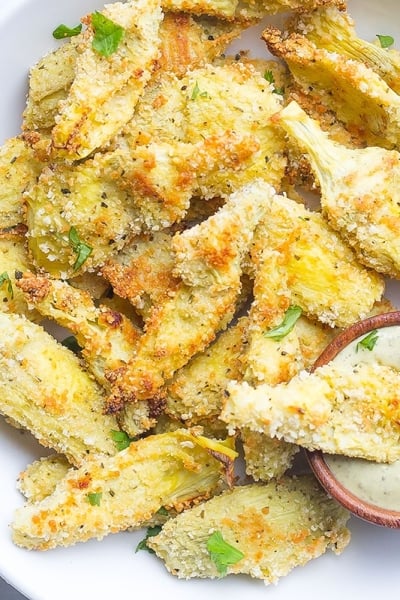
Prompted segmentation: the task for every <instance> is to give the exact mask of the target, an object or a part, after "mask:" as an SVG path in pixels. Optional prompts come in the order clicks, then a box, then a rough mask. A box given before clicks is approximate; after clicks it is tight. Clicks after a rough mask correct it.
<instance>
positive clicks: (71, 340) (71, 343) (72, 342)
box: [61, 335, 82, 354]
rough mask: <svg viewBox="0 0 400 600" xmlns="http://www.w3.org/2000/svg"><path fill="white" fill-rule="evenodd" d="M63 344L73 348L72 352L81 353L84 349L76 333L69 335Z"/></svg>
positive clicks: (70, 348)
mask: <svg viewBox="0 0 400 600" xmlns="http://www.w3.org/2000/svg"><path fill="white" fill-rule="evenodd" d="M61 344H62V345H63V346H65V347H66V348H68V350H71V352H73V353H74V354H79V352H80V351H81V350H82V348H81V347H80V345H79V344H78V342H77V340H76V337H75V336H74V335H69V336H68V337H66V338H64V339H63V340H62V342H61Z"/></svg>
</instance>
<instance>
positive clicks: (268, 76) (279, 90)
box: [264, 70, 285, 96]
mask: <svg viewBox="0 0 400 600" xmlns="http://www.w3.org/2000/svg"><path fill="white" fill-rule="evenodd" d="M264 79H266V80H267V81H268V83H272V85H273V86H274V89H273V93H274V94H279V95H281V96H283V93H284V91H285V90H284V88H283V87H277V86H276V83H275V77H274V74H273V72H272V71H269V70H268V71H265V73H264Z"/></svg>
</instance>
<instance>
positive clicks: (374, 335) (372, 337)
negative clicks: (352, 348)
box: [356, 329, 379, 352]
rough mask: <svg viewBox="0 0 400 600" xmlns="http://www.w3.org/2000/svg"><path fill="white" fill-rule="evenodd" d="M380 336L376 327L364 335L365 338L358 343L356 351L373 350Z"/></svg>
mask: <svg viewBox="0 0 400 600" xmlns="http://www.w3.org/2000/svg"><path fill="white" fill-rule="evenodd" d="M378 337H379V335H378V332H377V330H376V329H373V330H372V331H370V332H369V334H368V335H366V336H365V337H363V339H362V340H360V341H359V342H358V343H357V345H356V352H358V351H359V350H369V351H371V350H373V349H374V347H375V344H376V342H377V340H378Z"/></svg>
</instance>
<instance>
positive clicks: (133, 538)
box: [0, 0, 400, 600]
mask: <svg viewBox="0 0 400 600" xmlns="http://www.w3.org/2000/svg"><path fill="white" fill-rule="evenodd" d="M100 7H101V0H100V2H99V1H98V0H57V2H55V1H54V0H1V1H0V56H1V62H0V80H1V81H2V90H1V94H0V115H1V116H0V143H2V142H3V141H4V140H5V139H6V138H7V137H9V136H12V135H15V134H16V133H18V132H19V126H20V119H21V112H22V109H23V106H24V95H25V91H26V82H27V72H28V68H29V66H30V65H31V64H33V63H34V62H35V61H36V60H37V59H38V58H39V57H40V56H42V55H43V54H44V53H45V52H47V51H48V50H50V49H51V48H52V47H54V45H55V43H54V42H53V40H52V36H51V32H52V30H53V29H54V27H55V26H57V25H58V24H59V23H66V24H68V25H73V24H76V23H77V22H78V19H79V17H80V16H81V15H82V14H83V13H85V12H90V11H93V10H94V9H96V8H100ZM349 10H350V12H351V14H352V15H353V16H354V18H355V19H356V23H357V29H358V32H359V34H360V35H361V36H363V37H364V38H366V39H373V38H374V37H375V35H376V34H390V35H392V36H393V37H394V38H395V40H396V39H397V40H400V3H399V2H398V0H380V1H379V2H377V0H349ZM259 30H260V29H259V28H257V29H256V30H254V31H253V32H252V33H249V34H247V33H246V35H245V36H243V38H242V41H241V42H240V43H236V44H235V49H236V50H237V49H239V48H250V49H251V50H252V52H253V55H254V56H263V55H264V46H263V44H262V43H261V42H260V41H259V40H258V32H259ZM388 289H389V293H390V296H391V298H392V300H394V302H395V303H396V304H397V305H398V306H400V293H399V289H398V285H397V284H393V283H390V284H389V286H388ZM43 454H44V452H43V450H42V449H41V448H40V447H39V446H38V444H37V443H36V442H35V441H34V440H33V439H32V438H31V437H30V435H28V434H22V433H20V432H19V431H16V430H14V429H12V428H11V427H10V426H8V425H7V424H6V423H5V422H4V421H3V420H2V419H1V418H0V575H1V576H2V577H3V578H4V579H6V580H7V581H8V582H9V583H10V584H11V585H13V586H14V587H15V588H17V589H18V590H20V591H21V592H22V593H23V594H25V595H26V596H27V597H28V598H30V599H31V600H72V599H76V600H83V599H84V598H93V599H94V600H110V598H116V597H128V598H135V597H136V598H137V597H139V595H140V596H143V595H144V594H145V595H146V596H147V597H149V598H151V599H155V598H162V597H163V598H174V600H186V599H187V598H190V600H204V598H208V599H210V600H211V599H214V598H215V599H216V598H219V597H220V596H221V595H222V594H223V595H225V596H226V597H227V598H229V600H243V598H246V600H258V599H261V598H262V599H265V598H268V599H269V600H280V599H285V600H287V599H288V598H296V600H310V599H313V598H316V597H320V598H322V597H323V598H324V600H337V599H338V598H346V599H347V598H353V597H354V598H363V600H375V599H376V598H377V597H386V596H389V595H390V596H393V594H395V595H396V591H397V589H398V582H399V575H398V573H399V555H400V531H395V530H387V529H383V528H379V527H377V526H374V525H369V524H367V523H364V522H362V521H360V520H358V519H355V518H352V519H351V520H350V528H351V531H352V542H351V543H350V545H349V547H348V548H347V549H346V550H345V552H344V553H343V554H342V555H341V556H335V555H334V554H333V553H331V552H329V553H327V554H325V555H324V556H322V557H320V558H319V559H317V560H314V561H312V562H310V563H308V564H307V565H306V566H305V567H302V568H297V569H295V570H294V571H292V573H291V574H289V575H288V576H287V577H285V578H283V579H281V580H280V582H279V583H278V585H277V586H269V587H268V588H266V587H265V585H264V584H263V583H262V582H259V581H255V580H251V579H250V578H247V577H241V576H239V577H238V576H236V577H235V576H230V577H227V578H225V579H221V580H216V581H204V580H191V581H180V580H178V579H176V578H174V577H172V576H171V575H169V574H168V573H167V571H166V570H165V568H164V566H163V564H162V563H161V562H160V561H159V560H157V559H156V558H155V557H154V556H152V555H149V554H148V553H146V552H139V553H137V554H135V551H134V550H135V547H136V545H137V543H138V541H139V540H140V539H142V537H143V534H142V532H138V533H135V534H133V533H122V534H117V535H112V536H108V537H107V538H105V539H104V540H103V541H101V542H97V541H91V542H88V543H86V544H79V545H77V546H74V547H72V548H68V549H57V550H53V551H49V552H44V553H40V552H33V551H31V552H27V551H26V550H22V549H20V548H17V547H15V546H14V545H13V544H12V542H11V538H10V529H9V524H10V522H11V520H12V515H13V511H14V509H15V508H16V507H17V506H19V505H21V504H22V502H23V500H22V498H21V496H20V494H19V493H18V492H17V491H16V489H15V480H16V477H17V475H18V473H19V471H21V470H22V469H24V468H25V466H26V465H27V464H28V463H29V462H31V461H32V460H33V459H35V458H37V457H39V456H41V455H43Z"/></svg>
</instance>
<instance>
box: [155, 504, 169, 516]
mask: <svg viewBox="0 0 400 600" xmlns="http://www.w3.org/2000/svg"><path fill="white" fill-rule="evenodd" d="M156 514H157V515H159V516H160V517H168V516H169V512H168V511H167V509H166V508H165V506H162V507H161V508H159V509H158V511H157V512H156Z"/></svg>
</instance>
